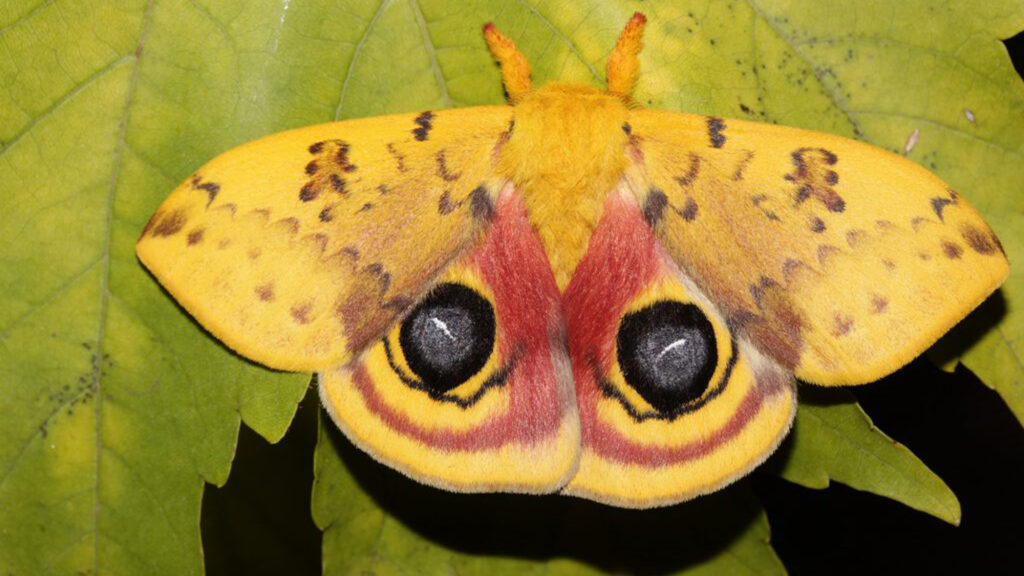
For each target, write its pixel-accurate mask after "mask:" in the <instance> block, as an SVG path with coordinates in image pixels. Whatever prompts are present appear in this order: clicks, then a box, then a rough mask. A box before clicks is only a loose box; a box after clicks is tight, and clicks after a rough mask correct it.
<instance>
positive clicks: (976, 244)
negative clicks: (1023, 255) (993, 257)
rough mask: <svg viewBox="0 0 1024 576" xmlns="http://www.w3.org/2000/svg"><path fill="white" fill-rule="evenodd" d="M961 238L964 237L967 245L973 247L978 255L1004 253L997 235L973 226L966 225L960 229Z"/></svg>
mask: <svg viewBox="0 0 1024 576" xmlns="http://www.w3.org/2000/svg"><path fill="white" fill-rule="evenodd" d="M960 236H962V237H963V239H964V241H966V242H967V245H968V246H970V247H971V250H974V251H975V252H977V253H978V254H994V253H995V252H996V250H999V251H1000V252H1002V250H1003V247H1002V246H1001V245H1000V244H999V240H998V239H997V238H996V236H995V234H992V233H990V232H986V231H985V230H982V229H980V228H978V227H977V226H973V225H971V224H965V225H964V226H963V228H961V229H960Z"/></svg>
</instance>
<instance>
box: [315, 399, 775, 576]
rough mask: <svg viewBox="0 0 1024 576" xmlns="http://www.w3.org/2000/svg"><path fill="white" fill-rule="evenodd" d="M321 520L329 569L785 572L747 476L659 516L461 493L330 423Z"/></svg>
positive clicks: (321, 466) (320, 448)
mask: <svg viewBox="0 0 1024 576" xmlns="http://www.w3.org/2000/svg"><path fill="white" fill-rule="evenodd" d="M315 476H316V481H315V483H314V488H313V518H314V520H315V521H316V523H317V525H318V526H320V528H321V529H323V530H324V545H323V550H324V556H323V563H324V574H331V575H335V574H370V573H373V574H452V573H454V574H465V575H472V574H486V575H491V574H598V573H603V572H607V571H616V572H637V571H643V572H648V573H664V574H679V573H686V574H782V573H784V569H783V567H782V564H781V562H780V561H779V559H778V558H777V557H776V556H775V554H774V552H773V551H772V549H771V546H770V545H769V543H768V537H769V535H768V523H767V520H766V518H765V516H764V512H762V511H761V509H760V506H759V505H758V504H757V503H756V502H755V501H754V500H753V497H752V495H751V494H750V493H749V491H748V489H747V486H746V483H743V482H741V483H740V484H738V485H737V486H734V487H732V488H730V489H727V490H725V491H722V492H719V493H718V494H715V495H713V496H708V497H704V498H700V499H698V500H695V501H693V502H690V503H687V504H684V505H680V506H674V507H671V508H663V509H660V510H653V511H636V510H621V509H616V508H610V507H607V506H602V505H599V504H595V503H593V502H588V501H585V500H578V499H575V498H564V497H558V496H548V497H536V496H516V495H507V494H484V495H479V494H477V495H470V494H452V493H448V492H442V491H440V490H436V489H434V488H429V487H427V486H423V485H420V484H417V483H415V482H413V481H411V480H408V479H406V478H405V477H403V476H401V475H400V474H398V473H396V472H394V471H392V470H390V469H388V468H385V467H384V466H381V465H380V464H378V463H376V462H374V461H373V460H371V459H370V457H369V456H367V455H365V454H363V453H362V452H360V451H359V450H358V449H356V448H355V447H353V446H352V444H351V443H350V442H349V441H348V440H346V439H345V438H344V437H342V436H341V434H340V432H338V430H337V429H336V428H335V427H334V424H333V423H331V421H330V420H329V419H328V418H327V417H326V416H324V417H322V418H321V427H320V441H319V442H318V444H317V449H316V454H315Z"/></svg>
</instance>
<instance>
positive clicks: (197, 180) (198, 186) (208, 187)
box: [192, 174, 220, 208]
mask: <svg viewBox="0 0 1024 576" xmlns="http://www.w3.org/2000/svg"><path fill="white" fill-rule="evenodd" d="M192 189H193V190H199V191H202V192H206V196H207V201H206V207H207V208H209V207H210V204H213V199H214V198H216V197H217V194H218V193H219V192H220V184H217V183H216V182H203V177H202V176H200V175H199V174H196V175H195V176H193V177H192Z"/></svg>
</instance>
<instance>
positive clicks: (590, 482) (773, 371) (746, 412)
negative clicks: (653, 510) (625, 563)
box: [563, 193, 796, 508]
mask: <svg viewBox="0 0 1024 576" xmlns="http://www.w3.org/2000/svg"><path fill="white" fill-rule="evenodd" d="M702 249H708V248H707V247H703V248H702ZM563 302H564V305H565V310H566V316H567V319H568V323H569V342H570V351H571V356H572V366H573V374H574V377H575V383H576V395H577V403H578V405H579V410H580V422H581V426H582V444H583V447H582V454H581V460H580V469H579V472H578V473H577V475H576V477H574V478H573V480H572V481H571V482H570V483H569V485H568V486H567V487H566V489H565V491H566V493H569V494H574V495H578V496H583V497H586V498H590V499H593V500H598V501H601V502H606V503H610V504H615V505H619V506H628V507H636V508H645V507H651V506H658V505H665V504H670V503H673V502H679V501H682V500H686V499H689V498H693V497H694V496H697V495H699V494H704V493H707V492H711V491H713V490H717V489H718V488H720V487H722V486H723V485H725V484H727V483H729V482H731V481H733V480H735V479H736V478H738V477H740V476H742V475H743V474H746V473H747V472H748V471H749V470H750V469H751V468H753V467H754V466H756V465H757V464H759V463H760V462H761V461H762V460H763V459H764V458H765V457H767V456H768V454H770V453H771V452H772V451H773V450H774V449H775V447H776V446H777V445H778V443H779V441H780V440H781V439H782V437H783V436H784V435H785V433H786V431H787V430H788V428H789V424H790V422H791V420H792V416H793V412H794V410H795V406H796V399H795V392H794V387H793V378H792V375H790V374H788V373H786V372H785V371H783V370H782V369H781V368H780V367H779V366H778V365H777V364H776V363H775V362H773V361H771V360H770V359H768V358H766V357H763V356H762V355H761V354H759V353H758V352H757V351H756V350H755V349H754V348H753V347H751V346H750V345H749V344H747V343H746V342H743V341H739V340H736V339H735V337H734V335H733V334H732V333H731V332H730V330H729V329H728V327H727V326H726V325H725V323H724V321H723V320H722V317H721V315H720V314H719V313H718V311H717V310H716V309H715V307H714V306H713V304H711V302H710V301H708V300H707V298H706V297H704V295H703V294H702V293H701V292H700V291H699V289H698V288H697V287H696V286H695V285H694V284H693V282H692V281H690V280H689V279H688V277H686V275H685V274H683V272H682V271H681V270H679V268H678V267H677V266H676V265H675V264H674V263H673V262H672V261H671V260H670V259H669V258H668V257H667V256H666V255H665V252H664V250H663V249H662V248H661V246H660V245H659V244H658V242H657V240H656V239H655V237H654V236H653V234H652V232H651V230H650V228H649V227H648V226H647V224H646V223H645V221H644V219H643V214H642V213H641V211H640V209H639V208H638V207H637V206H636V204H635V202H634V201H633V200H632V199H631V197H628V196H627V195H625V194H621V195H620V194H618V193H613V194H612V195H611V196H610V197H609V199H608V201H607V203H606V205H605V211H604V215H603V217H602V220H601V222H600V224H599V225H598V227H597V229H596V230H595V231H594V234H593V236H592V237H591V241H590V246H589V248H588V251H587V254H586V256H584V258H583V260H582V261H581V262H580V264H579V266H578V267H577V269H576V271H575V273H574V276H573V278H572V281H571V282H570V283H569V286H568V287H567V289H566V292H565V295H564V300H563Z"/></svg>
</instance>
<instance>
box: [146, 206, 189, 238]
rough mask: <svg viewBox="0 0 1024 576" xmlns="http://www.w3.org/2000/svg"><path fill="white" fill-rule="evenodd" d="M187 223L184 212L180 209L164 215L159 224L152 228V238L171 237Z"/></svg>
mask: <svg viewBox="0 0 1024 576" xmlns="http://www.w3.org/2000/svg"><path fill="white" fill-rule="evenodd" d="M158 214H159V213H158ZM154 217H155V216H154ZM187 221H188V219H187V218H186V217H185V212H184V211H183V210H181V209H178V210H175V211H173V212H171V213H169V214H164V216H163V217H162V218H161V219H160V223H159V224H157V225H156V226H154V227H153V236H173V235H175V234H177V233H178V232H180V231H181V229H182V228H184V227H185V224H186V222H187Z"/></svg>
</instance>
